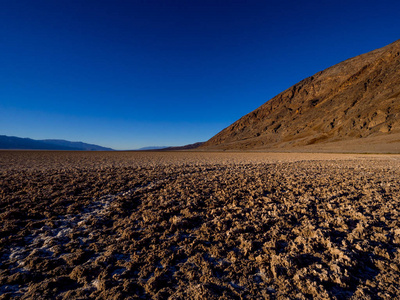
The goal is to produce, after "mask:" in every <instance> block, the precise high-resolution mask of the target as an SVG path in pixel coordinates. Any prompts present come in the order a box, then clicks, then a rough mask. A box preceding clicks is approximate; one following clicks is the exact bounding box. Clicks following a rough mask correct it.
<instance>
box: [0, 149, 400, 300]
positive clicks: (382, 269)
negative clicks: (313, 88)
mask: <svg viewBox="0 0 400 300" xmlns="http://www.w3.org/2000/svg"><path fill="white" fill-rule="evenodd" d="M399 184H400V156H396V155H361V154H357V155H356V154H352V155H347V154H296V153H292V154H289V153H287V154H279V153H204V152H174V153H172V152H171V153H170V152H46V151H43V152H40V151H36V152H35V151H0V220H1V224H2V226H1V228H0V299H9V298H13V299H49V298H51V299H394V298H399V297H400V252H399V246H400V208H399V199H400V185H399Z"/></svg>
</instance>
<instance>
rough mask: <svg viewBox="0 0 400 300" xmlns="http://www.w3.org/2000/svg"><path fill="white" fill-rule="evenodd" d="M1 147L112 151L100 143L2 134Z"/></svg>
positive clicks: (0, 137) (0, 138)
mask: <svg viewBox="0 0 400 300" xmlns="http://www.w3.org/2000/svg"><path fill="white" fill-rule="evenodd" d="M0 149H9V150H67V151H112V150H113V149H111V148H106V147H102V146H98V145H93V144H87V143H83V142H70V141H66V140H33V139H30V138H20V137H15V136H6V135H0Z"/></svg>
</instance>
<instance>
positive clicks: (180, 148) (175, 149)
mask: <svg viewBox="0 0 400 300" xmlns="http://www.w3.org/2000/svg"><path fill="white" fill-rule="evenodd" d="M203 144H204V142H198V143H194V144H189V145H184V146H176V147H169V146H164V147H163V146H152V147H144V148H140V149H137V150H136V151H179V150H192V149H196V148H198V147H200V146H201V145H203Z"/></svg>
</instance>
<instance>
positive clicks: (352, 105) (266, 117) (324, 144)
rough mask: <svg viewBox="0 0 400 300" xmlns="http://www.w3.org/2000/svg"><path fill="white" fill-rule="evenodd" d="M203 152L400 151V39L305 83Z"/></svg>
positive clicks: (236, 125)
mask: <svg viewBox="0 0 400 300" xmlns="http://www.w3.org/2000/svg"><path fill="white" fill-rule="evenodd" d="M202 148H203V149H215V150H272V151H280V150H289V151H290V150H296V151H297V150H300V151H316V150H318V151H350V152H358V151H359V152H399V150H400V40H398V41H396V42H394V43H392V44H390V45H388V46H386V47H384V48H381V49H377V50H374V51H372V52H369V53H366V54H363V55H359V56H357V57H354V58H351V59H348V60H346V61H344V62H341V63H339V64H337V65H335V66H333V67H330V68H328V69H326V70H324V71H321V72H319V73H317V74H315V75H313V76H311V77H309V78H306V79H304V80H302V81H300V82H299V83H297V84H296V85H294V86H292V87H291V88H289V89H287V90H286V91H284V92H282V93H280V94H279V95H277V96H276V97H274V98H272V99H271V100H269V101H268V102H266V103H265V104H263V105H262V106H260V107H259V108H257V109H256V110H254V111H253V112H251V113H249V114H247V115H245V116H244V117H242V118H241V119H239V120H238V121H236V122H235V123H233V124H232V125H231V126H229V127H227V128H225V129H224V130H222V131H221V132H220V133H218V134H217V135H215V136H214V137H213V138H211V139H210V140H209V141H207V142H206V143H205V144H204V145H203V146H202Z"/></svg>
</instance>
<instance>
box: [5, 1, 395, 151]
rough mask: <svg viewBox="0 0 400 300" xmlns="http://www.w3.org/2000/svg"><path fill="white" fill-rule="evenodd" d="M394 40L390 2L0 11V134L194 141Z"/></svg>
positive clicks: (135, 143) (62, 4)
mask: <svg viewBox="0 0 400 300" xmlns="http://www.w3.org/2000/svg"><path fill="white" fill-rule="evenodd" d="M397 39H400V1H398V0H396V1H385V0H381V1H368V0H363V1H351V0H347V1H341V0H338V1H325V0H319V1H284V0H282V1H228V0H226V1H219V0H210V1H208V0H201V1H200V0H199V1H196V0H185V1H183V0H182V1H169V0H160V1H152V0H146V1H145V0H142V1H135V0H126V1H120V0H109V1H102V0H80V1H74V0H59V1H54V0H47V1H43V0H35V1H32V0H0V62H1V64H0V134H5V135H15V136H20V137H31V138H36V139H45V138H61V139H68V140H73V141H85V142H90V143H96V144H100V145H103V146H109V147H113V148H116V149H135V148H139V147H143V146H149V145H183V144H188V143H193V142H197V141H205V140H207V139H209V138H210V137H212V136H213V135H214V134H216V133H217V132H219V131H220V130H222V129H223V128H224V127H226V126H228V125H230V124H231V123H233V122H234V121H236V120H237V119H238V118H240V117H241V116H243V115H244V114H246V113H248V112H250V111H252V110H253V109H255V108H257V107H258V106H260V105H261V104H263V103H264V102H266V101H267V100H269V99H270V98H272V97H273V96H275V95H276V94H278V93H280V92H281V91H283V90H284V89H286V88H288V87H290V86H291V85H293V84H295V83H297V82H298V81H300V80H302V79H304V78H305V77H308V76H311V75H313V74H314V73H316V72H318V71H320V70H323V69H325V68H327V67H329V66H332V65H334V64H336V63H339V62H340V61H343V60H345V59H347V58H350V57H353V56H356V55H359V54H361V53H365V52H369V51H371V50H374V49H376V48H380V47H383V46H385V45H387V44H389V43H391V42H393V41H395V40H397Z"/></svg>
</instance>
